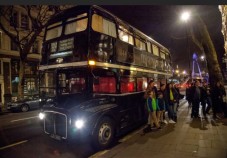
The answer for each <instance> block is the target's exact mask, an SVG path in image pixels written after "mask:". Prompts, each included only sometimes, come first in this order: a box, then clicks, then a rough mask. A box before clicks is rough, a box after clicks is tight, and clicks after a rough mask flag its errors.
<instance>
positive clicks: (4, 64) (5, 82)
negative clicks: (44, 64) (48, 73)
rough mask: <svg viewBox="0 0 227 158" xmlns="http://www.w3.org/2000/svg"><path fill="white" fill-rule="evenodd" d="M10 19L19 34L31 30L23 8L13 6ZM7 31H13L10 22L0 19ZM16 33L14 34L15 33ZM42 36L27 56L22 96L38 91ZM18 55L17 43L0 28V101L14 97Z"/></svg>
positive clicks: (17, 72) (16, 82)
mask: <svg viewBox="0 0 227 158" xmlns="http://www.w3.org/2000/svg"><path fill="white" fill-rule="evenodd" d="M12 20H14V22H15V23H16V25H17V28H18V30H19V31H20V36H23V35H24V34H26V31H28V30H31V29H32V26H31V22H30V21H29V18H28V16H27V15H26V12H25V10H24V9H23V8H21V7H20V6H17V7H15V10H14V12H13V15H12ZM1 23H2V24H3V25H4V26H6V28H7V29H8V31H10V32H14V29H13V27H12V26H11V24H10V23H8V22H6V21H4V20H3V19H1ZM15 35H16V34H15ZM41 45H42V38H40V39H37V41H36V42H35V43H34V45H33V47H32V49H31V50H30V53H29V54H28V57H27V62H26V66H25V76H24V81H23V87H24V88H23V89H24V96H28V95H33V94H36V93H38V65H39V61H40V59H41ZM19 62H20V55H19V51H18V47H17V45H16V44H15V43H14V42H13V41H12V40H11V39H10V38H9V36H7V35H6V34H5V33H4V32H3V31H2V30H1V29H0V103H2V104H3V105H4V104H5V103H6V102H7V101H9V100H10V99H16V96H17V94H18V93H17V86H18V82H19Z"/></svg>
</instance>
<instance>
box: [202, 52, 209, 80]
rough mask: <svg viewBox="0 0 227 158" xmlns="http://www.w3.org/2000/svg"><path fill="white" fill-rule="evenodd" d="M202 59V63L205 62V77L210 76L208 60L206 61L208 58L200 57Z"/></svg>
mask: <svg viewBox="0 0 227 158" xmlns="http://www.w3.org/2000/svg"><path fill="white" fill-rule="evenodd" d="M200 59H201V60H202V61H205V70H204V71H205V76H208V72H207V71H208V67H207V59H206V57H205V56H204V55H202V56H201V57H200Z"/></svg>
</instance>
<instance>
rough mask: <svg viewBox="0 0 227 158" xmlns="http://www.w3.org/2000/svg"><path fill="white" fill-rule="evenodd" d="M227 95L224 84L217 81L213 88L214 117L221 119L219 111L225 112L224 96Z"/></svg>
mask: <svg viewBox="0 0 227 158" xmlns="http://www.w3.org/2000/svg"><path fill="white" fill-rule="evenodd" d="M225 96H226V93H225V89H224V86H222V84H221V82H220V81H218V82H216V84H215V86H214V88H213V90H212V102H213V104H212V110H213V119H220V117H219V116H218V115H217V113H222V112H223V105H224V103H223V98H224V97H225Z"/></svg>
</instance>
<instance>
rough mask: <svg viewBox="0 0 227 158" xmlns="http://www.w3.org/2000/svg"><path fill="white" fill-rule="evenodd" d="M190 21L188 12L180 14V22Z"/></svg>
mask: <svg viewBox="0 0 227 158" xmlns="http://www.w3.org/2000/svg"><path fill="white" fill-rule="evenodd" d="M189 19H190V12H188V11H185V12H183V13H182V14H181V20H182V21H184V22H187V21H188V20H189Z"/></svg>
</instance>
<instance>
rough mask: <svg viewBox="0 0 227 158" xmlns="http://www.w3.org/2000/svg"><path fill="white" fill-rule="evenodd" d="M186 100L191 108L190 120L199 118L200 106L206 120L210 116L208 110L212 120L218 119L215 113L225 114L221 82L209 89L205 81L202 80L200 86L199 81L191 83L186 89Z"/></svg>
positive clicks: (223, 89) (223, 91)
mask: <svg viewBox="0 0 227 158" xmlns="http://www.w3.org/2000/svg"><path fill="white" fill-rule="evenodd" d="M186 99H187V101H188V104H189V107H190V106H192V111H191V118H200V117H201V116H200V115H199V108H200V104H201V106H202V114H203V117H204V118H207V114H210V109H211V108H212V111H213V119H220V117H219V116H218V115H217V113H222V114H224V115H225V117H227V114H226V110H227V109H226V100H225V99H226V92H225V88H224V86H223V85H222V84H221V82H217V83H216V84H215V85H214V87H213V88H211V87H210V86H209V85H208V83H207V81H206V80H204V81H203V82H202V85H201V83H200V81H199V80H196V81H195V82H194V83H191V86H190V87H188V88H187V89H186Z"/></svg>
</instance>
